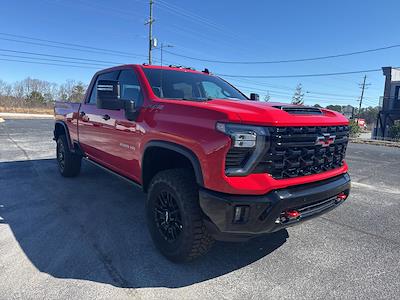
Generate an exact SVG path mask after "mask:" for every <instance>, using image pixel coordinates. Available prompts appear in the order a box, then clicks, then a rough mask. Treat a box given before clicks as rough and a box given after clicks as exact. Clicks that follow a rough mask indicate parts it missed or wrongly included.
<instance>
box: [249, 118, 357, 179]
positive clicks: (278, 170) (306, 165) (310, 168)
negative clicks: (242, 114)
mask: <svg viewBox="0 0 400 300" xmlns="http://www.w3.org/2000/svg"><path fill="white" fill-rule="evenodd" d="M269 130H270V140H271V146H270V150H269V151H268V153H267V154H266V155H265V156H264V157H263V158H262V160H261V161H260V163H259V164H258V166H257V167H256V169H255V173H269V174H271V175H272V177H273V178H275V179H284V178H294V177H298V176H306V175H312V174H318V173H322V172H325V171H328V170H332V169H335V168H338V167H340V166H342V165H343V159H344V157H345V153H346V147H347V143H348V136H349V128H348V126H327V127H321V126H317V127H309V126H308V127H272V128H269ZM327 134H330V136H331V137H332V136H335V140H334V142H333V143H332V144H330V145H329V146H325V147H324V146H322V145H317V144H316V142H317V139H318V137H323V136H324V135H327Z"/></svg>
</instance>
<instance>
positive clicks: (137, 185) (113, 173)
mask: <svg viewBox="0 0 400 300" xmlns="http://www.w3.org/2000/svg"><path fill="white" fill-rule="evenodd" d="M83 159H84V160H85V161H87V162H89V163H91V164H92V165H94V166H96V167H99V168H100V169H103V170H104V171H106V172H108V173H110V174H112V175H114V176H116V177H118V178H120V179H122V180H125V181H126V182H128V183H130V184H132V185H134V186H135V187H137V188H139V189H141V190H142V191H143V189H142V186H141V185H140V184H139V183H137V182H136V181H134V180H132V179H129V178H127V177H125V176H122V175H120V174H118V173H116V172H114V171H113V170H110V169H108V168H107V167H105V166H103V165H101V164H99V163H97V162H95V161H93V160H91V159H90V158H88V157H83Z"/></svg>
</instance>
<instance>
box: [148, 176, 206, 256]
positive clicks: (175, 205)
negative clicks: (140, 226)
mask: <svg viewBox="0 0 400 300" xmlns="http://www.w3.org/2000/svg"><path fill="white" fill-rule="evenodd" d="M146 217H147V224H148V227H149V230H150V234H151V237H152V239H153V241H154V243H155V245H156V247H157V248H158V250H159V251H160V252H161V253H162V254H163V255H164V256H165V257H166V258H168V259H169V260H171V261H173V262H187V261H190V260H193V259H195V258H196V257H199V256H202V255H204V254H205V253H206V252H207V251H208V250H209V249H210V248H211V246H212V245H213V242H214V239H213V238H212V237H211V236H210V235H209V233H208V232H207V229H206V227H205V225H204V222H203V217H204V215H203V212H202V210H201V208H200V205H199V196H198V187H197V184H196V181H195V179H194V176H193V173H192V172H190V170H187V169H171V170H165V171H161V172H159V173H158V174H157V175H155V176H154V178H153V179H152V181H151V183H150V187H149V193H148V198H147V202H146Z"/></svg>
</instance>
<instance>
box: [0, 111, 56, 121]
mask: <svg viewBox="0 0 400 300" xmlns="http://www.w3.org/2000/svg"><path fill="white" fill-rule="evenodd" d="M0 119H2V120H3V119H54V116H53V115H46V114H24V113H5V112H0ZM3 121H4V120H3Z"/></svg>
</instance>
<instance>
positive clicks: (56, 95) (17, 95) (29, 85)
mask: <svg viewBox="0 0 400 300" xmlns="http://www.w3.org/2000/svg"><path fill="white" fill-rule="evenodd" d="M86 89H87V84H85V83H83V82H81V81H75V80H72V79H69V80H66V81H65V82H64V83H61V84H57V83H54V82H49V81H46V80H40V79H34V78H30V77H28V78H25V79H24V80H21V81H16V82H13V83H9V82H6V81H4V80H1V79H0V106H1V107H5V108H15V107H30V108H32V107H52V106H53V104H54V101H68V102H80V101H82V99H83V98H84V96H85V93H86Z"/></svg>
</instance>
